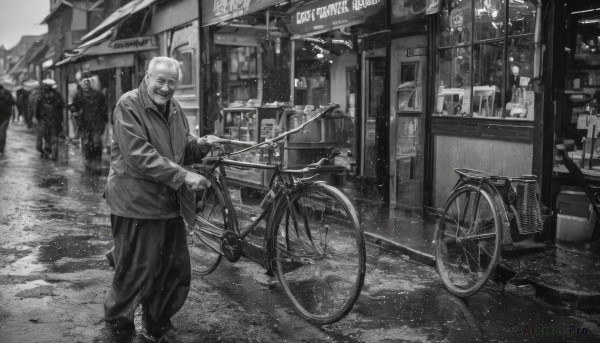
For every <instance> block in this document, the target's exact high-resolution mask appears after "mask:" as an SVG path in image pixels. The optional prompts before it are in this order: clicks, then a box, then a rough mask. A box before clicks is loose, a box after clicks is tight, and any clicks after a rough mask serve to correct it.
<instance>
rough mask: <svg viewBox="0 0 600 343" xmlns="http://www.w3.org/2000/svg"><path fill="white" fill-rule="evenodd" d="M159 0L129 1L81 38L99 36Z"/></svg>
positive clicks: (84, 40) (84, 39)
mask: <svg viewBox="0 0 600 343" xmlns="http://www.w3.org/2000/svg"><path fill="white" fill-rule="evenodd" d="M156 1H157V0H132V1H131V2H129V3H127V4H126V5H124V6H123V7H121V8H119V9H118V10H116V11H115V12H114V13H113V14H111V15H110V16H108V17H107V18H106V19H104V21H103V22H101V23H100V24H99V25H98V26H96V27H95V28H94V29H93V30H91V31H90V32H88V33H87V34H86V35H85V36H83V37H82V38H81V41H82V42H86V41H87V40H89V39H91V38H93V37H95V36H97V35H98V34H100V33H102V32H104V31H106V30H107V29H109V28H111V27H113V26H114V25H115V24H117V23H118V22H120V21H121V20H123V19H125V18H127V17H128V16H130V15H132V14H134V13H137V12H139V11H141V10H143V9H145V8H146V7H148V6H150V5H152V4H153V3H154V2H156Z"/></svg>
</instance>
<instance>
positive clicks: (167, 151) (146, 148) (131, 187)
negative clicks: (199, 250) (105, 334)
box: [104, 57, 218, 342]
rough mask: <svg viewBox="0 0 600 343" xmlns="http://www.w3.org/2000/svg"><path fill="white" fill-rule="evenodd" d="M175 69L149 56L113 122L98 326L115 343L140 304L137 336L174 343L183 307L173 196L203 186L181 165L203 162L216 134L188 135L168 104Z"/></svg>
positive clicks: (185, 275)
mask: <svg viewBox="0 0 600 343" xmlns="http://www.w3.org/2000/svg"><path fill="white" fill-rule="evenodd" d="M180 80H181V66H180V64H179V62H178V61H176V60H174V59H171V58H168V57H155V58H153V59H152V60H151V61H150V63H149V66H148V71H147V72H146V76H145V77H144V81H143V82H142V83H141V85H140V87H139V88H138V89H135V90H132V91H130V92H127V93H125V94H124V95H123V96H122V97H121V99H119V101H118V103H117V105H116V108H115V111H114V116H113V140H112V146H111V163H110V171H109V174H108V180H107V184H106V189H105V195H106V202H107V204H108V206H109V207H110V210H111V226H112V234H113V239H114V244H115V247H114V250H113V252H112V256H113V257H114V263H115V274H114V278H113V282H112V287H111V289H110V291H109V293H108V295H107V298H106V300H105V302H104V320H105V321H106V322H107V324H108V327H109V329H110V331H111V334H114V335H117V336H118V339H126V338H127V336H134V335H135V326H134V322H133V321H134V313H135V310H136V308H137V307H138V305H140V304H141V305H142V312H143V316H142V324H143V326H144V330H143V331H142V335H143V336H144V337H146V338H147V339H148V340H150V341H160V342H178V341H179V338H178V337H177V335H176V334H175V333H174V332H173V330H171V329H172V324H171V317H172V316H173V315H174V314H175V313H176V312H177V311H179V309H180V308H181V307H182V306H183V304H184V302H185V300H186V298H187V295H188V291H189V288H190V282H191V266H190V257H189V252H188V246H187V234H186V228H185V224H184V222H183V219H182V218H181V216H180V214H179V205H178V200H177V190H179V189H180V188H181V187H182V185H183V184H184V183H185V184H186V185H188V186H189V187H190V188H191V189H192V190H200V189H203V188H205V187H207V186H208V180H206V179H205V178H204V177H202V176H200V175H198V174H195V173H192V172H188V171H187V170H186V169H184V168H183V167H182V165H183V164H184V161H186V162H185V163H190V162H192V161H193V160H196V159H199V158H202V157H203V156H204V155H205V154H206V152H208V150H209V149H210V145H211V144H212V143H216V142H218V138H217V137H215V136H207V137H203V138H197V137H194V136H192V135H191V134H190V132H189V124H188V121H187V118H186V116H185V114H184V112H183V110H182V108H181V106H180V105H179V103H178V102H177V101H176V100H174V99H173V93H174V92H175V89H176V88H177V86H178V84H179V82H180Z"/></svg>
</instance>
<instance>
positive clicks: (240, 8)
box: [202, 0, 286, 26]
mask: <svg viewBox="0 0 600 343" xmlns="http://www.w3.org/2000/svg"><path fill="white" fill-rule="evenodd" d="M284 2H286V1H282V0H202V26H208V25H213V24H217V23H220V22H222V21H227V20H231V19H233V18H237V17H240V16H243V15H246V14H250V13H254V12H258V11H260V10H263V9H265V8H268V7H271V6H274V5H278V4H281V3H284Z"/></svg>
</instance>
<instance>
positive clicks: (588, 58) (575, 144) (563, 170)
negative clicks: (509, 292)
mask: <svg viewBox="0 0 600 343" xmlns="http://www.w3.org/2000/svg"><path fill="white" fill-rule="evenodd" d="M549 11H550V14H551V16H552V18H553V21H554V25H549V26H548V27H547V31H548V36H549V37H552V49H551V53H552V55H551V56H552V59H551V60H550V61H551V62H552V63H551V65H550V66H549V69H550V70H551V71H552V73H551V75H550V76H549V77H548V78H547V82H548V83H549V84H551V85H552V90H553V92H552V100H553V101H554V105H555V116H554V117H553V118H549V119H551V120H552V123H553V126H552V127H551V129H552V131H551V132H550V133H552V134H553V135H554V137H553V138H554V144H555V147H556V150H555V151H554V152H555V153H554V154H552V153H549V154H548V156H547V157H548V160H549V161H548V162H547V163H548V165H550V164H552V166H553V167H552V168H548V172H550V171H552V181H553V182H552V184H551V194H552V196H551V202H552V203H553V204H554V206H555V210H556V213H557V225H556V232H555V233H552V234H549V235H548V236H549V238H556V239H557V241H560V243H561V244H569V243H579V242H588V241H590V240H597V239H598V238H600V230H598V228H597V227H596V226H597V218H596V217H595V216H594V213H593V212H592V211H590V209H591V207H589V204H590V203H591V201H590V199H589V198H588V197H587V196H586V194H585V192H584V187H582V184H581V183H579V182H577V181H576V179H575V178H574V177H573V174H572V173H571V172H570V170H569V169H567V167H566V166H565V164H563V159H562V158H561V156H560V155H558V153H557V152H558V150H563V151H565V152H566V154H567V156H568V157H569V158H570V159H571V160H572V161H573V162H574V164H575V165H576V166H577V168H579V169H580V172H581V175H582V177H583V182H585V183H586V184H588V185H598V183H599V182H600V172H599V171H598V168H599V167H598V166H599V165H600V163H598V158H599V157H600V155H599V154H600V149H598V145H600V144H599V143H600V138H599V137H598V136H599V133H600V121H599V120H598V114H599V113H600V105H599V104H600V26H599V25H600V6H599V4H598V2H597V1H593V0H588V1H565V0H563V1H556V2H555V4H554V6H553V7H550V9H549ZM550 152H551V151H550ZM595 227H596V229H595V230H594V228H595Z"/></svg>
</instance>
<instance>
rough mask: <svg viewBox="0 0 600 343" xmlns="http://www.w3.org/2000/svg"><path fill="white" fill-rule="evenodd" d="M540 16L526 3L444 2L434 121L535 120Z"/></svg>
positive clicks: (521, 0)
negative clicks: (439, 118) (536, 34)
mask: <svg viewBox="0 0 600 343" xmlns="http://www.w3.org/2000/svg"><path fill="white" fill-rule="evenodd" d="M536 15H537V9H536V6H535V4H534V3H533V2H532V1H527V0H509V1H508V3H507V1H505V0H446V1H445V2H444V3H443V4H442V9H441V14H440V23H439V29H440V34H439V36H438V37H439V38H438V54H437V76H438V77H437V84H436V89H437V102H436V106H435V115H440V116H465V117H485V118H504V119H520V120H533V116H534V108H535V101H534V94H533V91H532V90H531V86H530V81H531V79H532V78H533V77H534V75H533V70H534V61H533V56H536V51H535V48H536V46H535V44H534V32H535V23H536V20H535V19H536Z"/></svg>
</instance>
